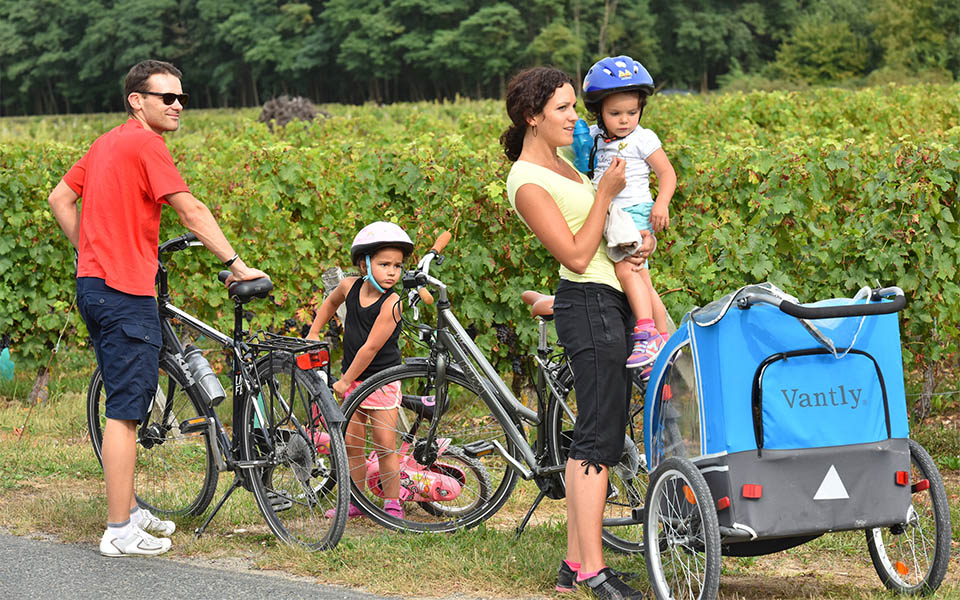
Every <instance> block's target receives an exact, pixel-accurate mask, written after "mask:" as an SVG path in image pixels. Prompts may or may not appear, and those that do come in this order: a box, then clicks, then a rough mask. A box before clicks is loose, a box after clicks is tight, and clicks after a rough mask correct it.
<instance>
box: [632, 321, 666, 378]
mask: <svg viewBox="0 0 960 600" xmlns="http://www.w3.org/2000/svg"><path fill="white" fill-rule="evenodd" d="M663 344H664V339H663V336H661V335H660V334H659V333H657V332H656V331H650V330H646V329H642V330H639V331H637V330H634V332H633V352H632V353H631V354H630V358H628V359H627V368H628V369H636V368H639V367H645V366H647V365H649V364H650V363H652V362H653V361H654V360H656V358H657V354H659V353H660V350H661V349H662V348H663Z"/></svg>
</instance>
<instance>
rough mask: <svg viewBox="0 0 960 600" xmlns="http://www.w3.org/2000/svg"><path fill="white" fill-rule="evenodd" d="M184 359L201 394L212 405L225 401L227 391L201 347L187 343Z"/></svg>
mask: <svg viewBox="0 0 960 600" xmlns="http://www.w3.org/2000/svg"><path fill="white" fill-rule="evenodd" d="M183 350H184V354H183V359H184V361H186V363H187V368H189V369H190V374H191V375H192V376H193V380H194V382H196V384H197V386H198V389H199V390H200V395H201V396H203V399H204V400H206V401H207V404H209V405H210V406H216V405H218V404H220V403H221V402H223V399H224V398H226V397H227V393H226V392H225V391H223V386H222V385H220V380H219V379H217V374H216V373H214V372H213V369H211V368H210V363H209V362H207V359H205V358H204V357H203V354H202V353H201V352H200V349H199V348H197V347H196V346H193V345H189V344H188V345H187V347H185V348H184V349H183Z"/></svg>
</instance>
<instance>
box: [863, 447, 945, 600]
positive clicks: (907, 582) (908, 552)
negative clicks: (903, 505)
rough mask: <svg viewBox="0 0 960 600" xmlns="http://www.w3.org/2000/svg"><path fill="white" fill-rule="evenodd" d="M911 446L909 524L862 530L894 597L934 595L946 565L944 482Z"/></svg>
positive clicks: (928, 460)
mask: <svg viewBox="0 0 960 600" xmlns="http://www.w3.org/2000/svg"><path fill="white" fill-rule="evenodd" d="M908 441H909V444H910V462H911V470H910V483H911V485H917V484H918V483H921V482H923V481H924V480H926V481H927V483H928V487H927V488H926V489H918V488H913V489H914V491H913V494H912V497H911V506H910V510H909V512H908V515H909V517H908V522H907V523H905V524H903V525H898V526H895V527H876V528H873V529H867V530H866V531H865V533H866V536H867V549H868V550H869V552H870V559H871V560H872V561H873V567H874V568H875V569H876V570H877V575H879V576H880V581H882V582H883V585H885V586H886V587H887V588H888V589H891V590H893V591H895V592H896V593H898V594H905V595H917V594H924V595H926V594H932V593H933V592H934V591H936V589H937V588H938V587H940V584H941V583H942V582H943V578H944V576H945V575H946V573H947V566H948V563H949V560H950V534H951V528H950V506H949V504H948V503H947V492H946V490H945V489H944V487H943V478H942V477H941V476H940V471H938V470H937V466H936V464H934V462H933V459H932V458H930V455H929V454H928V453H927V451H926V450H925V449H924V448H923V446H921V445H920V444H919V443H917V442H915V441H914V440H908ZM931 530H932V533H933V535H931Z"/></svg>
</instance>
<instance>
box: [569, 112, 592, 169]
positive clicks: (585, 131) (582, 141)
mask: <svg viewBox="0 0 960 600" xmlns="http://www.w3.org/2000/svg"><path fill="white" fill-rule="evenodd" d="M591 150H593V137H592V136H591V135H590V126H589V125H587V122H586V121H584V120H583V119H577V124H576V125H574V126H573V156H574V159H573V164H574V165H575V166H576V167H577V170H578V171H580V172H581V173H589V172H590V151H591Z"/></svg>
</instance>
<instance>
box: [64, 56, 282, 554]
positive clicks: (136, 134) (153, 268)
mask: <svg viewBox="0 0 960 600" xmlns="http://www.w3.org/2000/svg"><path fill="white" fill-rule="evenodd" d="M181 77H182V75H181V73H180V71H179V70H178V69H177V68H176V67H174V66H173V65H171V64H170V63H167V62H162V61H156V60H148V61H144V62H142V63H139V64H137V65H135V66H134V67H133V68H131V69H130V72H129V73H127V77H126V80H125V82H124V94H125V98H124V104H125V105H126V107H127V113H128V114H129V119H128V120H127V121H126V122H125V123H123V124H122V125H120V126H118V127H116V128H114V129H112V130H110V131H108V132H107V133H105V134H103V135H102V136H100V137H99V138H97V140H96V141H95V142H94V143H93V145H92V146H90V149H89V150H88V151H87V153H86V154H85V155H84V156H83V157H82V158H81V159H80V160H79V161H77V163H76V164H75V165H74V166H73V167H72V168H71V169H70V170H69V171H68V172H67V174H66V175H65V176H64V177H63V179H62V180H61V181H60V183H58V184H57V186H56V188H54V190H53V192H51V193H50V198H49V201H50V208H51V210H52V211H53V214H54V216H55V217H56V219H57V222H58V223H59V224H60V227H61V228H62V229H63V231H64V233H66V234H67V238H68V239H69V240H70V243H72V244H73V245H74V247H75V248H76V249H77V251H78V258H77V307H78V308H79V310H80V314H81V316H83V320H84V322H85V323H86V325H87V330H88V331H89V332H90V338H91V340H92V342H93V347H94V352H95V353H96V355H97V364H98V365H99V366H100V371H101V373H102V376H103V383H104V389H105V391H106V396H107V399H106V402H105V407H106V411H105V412H106V417H107V419H106V424H105V425H104V428H103V445H102V448H101V455H102V459H103V477H104V481H105V483H106V490H107V530H106V531H105V532H104V534H103V538H102V539H101V540H100V553H101V554H103V555H104V556H130V555H154V554H162V553H163V552H166V551H167V550H168V549H169V548H170V539H169V538H167V537H154V536H153V535H151V534H150V533H148V532H147V531H152V532H154V533H158V534H161V535H169V534H171V533H173V531H174V530H175V529H176V526H175V525H174V523H173V522H172V521H163V520H160V519H158V518H157V517H155V516H153V515H152V514H151V513H150V511H148V510H147V509H141V508H138V507H137V502H136V496H135V494H134V488H133V481H134V478H133V476H134V466H135V463H136V459H137V446H136V444H137V423H138V422H139V421H141V420H142V419H143V418H144V417H145V416H146V411H147V406H148V405H149V403H150V400H151V399H152V398H153V397H154V394H155V393H156V390H157V381H158V378H159V376H158V374H159V368H160V367H159V351H160V344H161V333H160V319H159V316H158V314H157V302H156V299H155V298H154V281H155V277H156V274H157V246H158V244H159V242H160V238H159V235H160V209H161V207H162V205H164V204H168V205H170V206H172V207H173V209H174V210H175V211H177V215H178V216H179V217H180V221H181V222H182V223H183V224H184V226H186V227H187V229H189V230H190V231H192V232H193V233H194V234H196V236H197V238H198V239H199V240H200V241H201V242H203V245H204V246H206V247H207V248H208V249H209V250H210V251H211V252H213V253H214V254H215V255H216V256H217V258H219V259H220V260H222V261H223V262H224V264H225V265H226V266H227V267H228V268H229V269H230V272H231V275H230V277H229V278H228V279H227V285H230V284H231V283H233V282H234V281H242V280H248V279H256V278H259V277H266V276H267V275H266V273H264V272H263V271H260V270H258V269H253V268H250V267H248V266H247V265H246V264H244V262H243V260H242V259H240V257H239V255H238V254H237V253H236V252H234V251H233V248H232V247H231V246H230V243H229V242H228V241H227V239H226V237H224V235H223V232H222V231H221V230H220V227H219V226H218V225H217V222H216V220H214V218H213V215H212V214H211V213H210V210H209V209H207V207H206V206H205V205H204V204H203V203H202V202H200V201H199V200H197V199H196V198H194V196H193V194H191V193H190V190H189V188H188V187H187V185H186V184H185V183H184V182H183V179H182V178H181V177H180V173H179V172H178V171H177V168H176V166H175V165H174V163H173V158H172V157H171V156H170V152H169V151H168V150H167V146H166V143H165V142H164V140H163V133H164V132H167V131H176V130H177V128H178V127H179V126H180V113H181V111H182V110H183V107H184V105H185V104H186V103H187V94H184V93H183V90H182V87H181V85H180V78H181ZM81 197H82V198H83V203H82V210H81V208H80V205H79V200H80V198H81Z"/></svg>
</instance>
